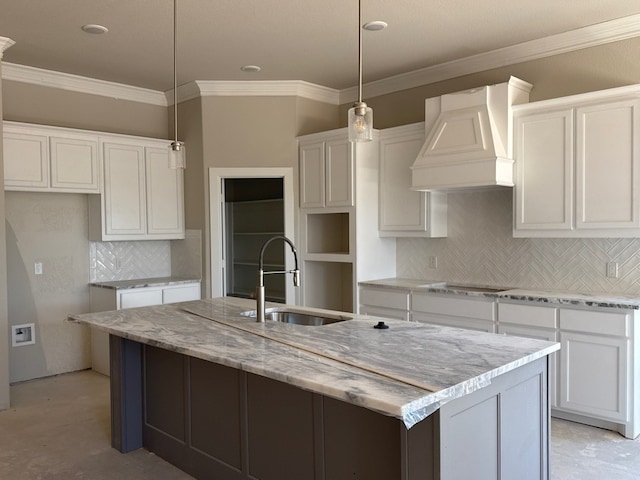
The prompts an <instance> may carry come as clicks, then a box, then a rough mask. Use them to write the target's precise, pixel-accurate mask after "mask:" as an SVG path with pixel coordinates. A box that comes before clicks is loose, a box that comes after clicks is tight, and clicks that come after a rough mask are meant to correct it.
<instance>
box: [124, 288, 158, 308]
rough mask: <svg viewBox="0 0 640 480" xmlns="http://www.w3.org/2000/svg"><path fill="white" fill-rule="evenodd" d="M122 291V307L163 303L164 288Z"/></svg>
mask: <svg viewBox="0 0 640 480" xmlns="http://www.w3.org/2000/svg"><path fill="white" fill-rule="evenodd" d="M136 290H137V291H124V292H122V293H120V307H119V308H120V309H124V308H135V307H149V306H151V305H161V304H162V289H160V288H158V289H154V290H149V289H146V288H145V289H136Z"/></svg>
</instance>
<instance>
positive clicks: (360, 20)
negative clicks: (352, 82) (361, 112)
mask: <svg viewBox="0 0 640 480" xmlns="http://www.w3.org/2000/svg"><path fill="white" fill-rule="evenodd" d="M361 102H362V0H358V103H361Z"/></svg>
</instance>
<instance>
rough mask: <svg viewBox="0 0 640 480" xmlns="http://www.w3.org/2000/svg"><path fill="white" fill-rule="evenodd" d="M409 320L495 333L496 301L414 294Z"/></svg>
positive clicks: (447, 295)
mask: <svg viewBox="0 0 640 480" xmlns="http://www.w3.org/2000/svg"><path fill="white" fill-rule="evenodd" d="M411 319H412V320H413V321H416V322H424V323H435V324H438V325H445V326H447V327H458V328H466V329H469V330H479V331H482V332H489V333H495V319H496V301H495V299H492V298H488V297H471V296H459V295H450V294H438V293H416V292H413V293H412V295H411Z"/></svg>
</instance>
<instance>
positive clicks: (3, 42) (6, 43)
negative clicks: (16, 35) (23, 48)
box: [0, 37, 16, 58]
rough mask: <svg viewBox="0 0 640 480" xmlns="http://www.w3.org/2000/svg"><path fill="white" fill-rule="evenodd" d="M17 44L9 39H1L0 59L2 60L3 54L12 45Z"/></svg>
mask: <svg viewBox="0 0 640 480" xmlns="http://www.w3.org/2000/svg"><path fill="white" fill-rule="evenodd" d="M15 43H16V42H14V41H13V40H11V39H10V38H9V37H0V58H2V54H3V53H4V51H5V50H6V49H7V48H9V47H10V46H12V45H15Z"/></svg>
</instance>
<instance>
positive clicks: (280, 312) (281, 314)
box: [240, 308, 351, 327]
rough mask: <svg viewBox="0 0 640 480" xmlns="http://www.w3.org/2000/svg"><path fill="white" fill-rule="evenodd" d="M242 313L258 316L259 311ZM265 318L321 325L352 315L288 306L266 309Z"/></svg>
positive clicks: (247, 315)
mask: <svg viewBox="0 0 640 480" xmlns="http://www.w3.org/2000/svg"><path fill="white" fill-rule="evenodd" d="M240 315H242V316H244V317H254V318H256V317H257V312H256V311H255V310H249V311H247V312H242V313H241V314H240ZM264 319H265V321H268V322H269V321H270V322H280V323H292V324H294V325H306V326H313V327H317V326H321V325H328V324H330V323H337V322H344V321H345V320H351V317H346V316H343V315H325V314H323V315H318V314H314V313H309V312H302V311H299V310H292V309H288V308H268V309H267V310H266V311H265V315H264Z"/></svg>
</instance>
